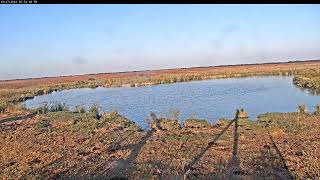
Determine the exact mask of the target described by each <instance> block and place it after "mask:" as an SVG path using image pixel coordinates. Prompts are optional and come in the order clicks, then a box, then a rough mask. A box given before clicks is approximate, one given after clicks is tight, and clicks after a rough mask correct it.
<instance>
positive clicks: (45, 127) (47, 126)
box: [35, 120, 51, 131]
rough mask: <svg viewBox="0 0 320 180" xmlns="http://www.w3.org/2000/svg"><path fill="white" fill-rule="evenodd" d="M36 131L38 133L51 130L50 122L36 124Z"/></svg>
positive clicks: (42, 121)
mask: <svg viewBox="0 0 320 180" xmlns="http://www.w3.org/2000/svg"><path fill="white" fill-rule="evenodd" d="M35 126H36V129H38V130H40V131H48V130H50V128H51V124H50V121H48V120H41V121H39V122H38V123H36V125H35Z"/></svg>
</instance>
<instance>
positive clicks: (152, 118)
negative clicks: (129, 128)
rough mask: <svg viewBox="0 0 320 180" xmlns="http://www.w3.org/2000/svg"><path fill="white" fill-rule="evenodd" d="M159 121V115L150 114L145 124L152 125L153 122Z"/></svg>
mask: <svg viewBox="0 0 320 180" xmlns="http://www.w3.org/2000/svg"><path fill="white" fill-rule="evenodd" d="M156 120H157V115H156V114H155V113H154V112H150V114H149V115H148V117H147V118H146V119H145V122H146V123H147V124H148V125H151V124H152V123H153V122H155V121H156Z"/></svg>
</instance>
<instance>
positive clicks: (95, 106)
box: [89, 104, 99, 114]
mask: <svg viewBox="0 0 320 180" xmlns="http://www.w3.org/2000/svg"><path fill="white" fill-rule="evenodd" d="M89 112H91V113H94V114H99V105H98V104H93V105H92V106H91V107H90V109H89Z"/></svg>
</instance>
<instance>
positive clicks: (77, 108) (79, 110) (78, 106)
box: [76, 105, 86, 113]
mask: <svg viewBox="0 0 320 180" xmlns="http://www.w3.org/2000/svg"><path fill="white" fill-rule="evenodd" d="M76 111H77V112H78V113H85V112H86V109H85V108H84V106H83V105H77V106H76Z"/></svg>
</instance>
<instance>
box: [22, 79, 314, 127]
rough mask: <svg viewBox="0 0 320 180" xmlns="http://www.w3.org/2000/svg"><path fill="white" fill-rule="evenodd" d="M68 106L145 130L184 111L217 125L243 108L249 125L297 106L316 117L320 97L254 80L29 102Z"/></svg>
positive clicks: (287, 84) (278, 82)
mask: <svg viewBox="0 0 320 180" xmlns="http://www.w3.org/2000/svg"><path fill="white" fill-rule="evenodd" d="M53 101H57V102H64V103H66V104H67V105H68V106H69V107H70V108H71V109H73V108H74V107H75V106H76V105H80V104H83V105H84V106H85V107H86V108H88V107H90V106H91V105H92V104H99V105H100V106H101V107H102V110H103V111H111V110H112V109H117V110H118V112H119V113H120V114H122V115H124V116H125V117H127V118H129V119H131V120H133V121H134V122H136V124H138V125H140V126H142V127H144V128H145V127H146V124H145V122H144V119H145V118H146V117H147V115H148V114H149V113H150V112H151V111H152V112H155V113H156V114H158V115H162V116H165V115H168V114H169V113H168V112H169V111H170V110H172V109H179V110H180V111H181V115H180V119H181V120H183V119H186V118H188V117H189V116H190V115H192V114H196V117H197V118H201V119H207V120H209V121H210V122H211V123H214V122H216V121H217V119H219V118H233V116H234V113H235V109H236V108H244V109H245V110H247V111H248V113H249V116H250V118H251V119H255V118H256V117H257V115H259V114H260V113H265V112H292V111H296V107H297V105H298V104H305V105H307V108H308V110H310V111H313V110H314V109H315V105H316V104H317V103H320V96H313V95H311V94H310V93H308V92H307V91H302V90H300V89H298V88H297V87H295V86H294V85H293V83H292V77H251V78H230V79H215V80H205V81H193V82H184V83H176V84H163V85H157V86H145V87H138V88H96V89H90V88H84V89H72V90H65V91H60V92H54V93H52V94H48V95H42V96H38V97H35V98H34V99H31V100H28V101H26V102H25V103H26V106H27V107H29V108H32V107H37V106H39V105H41V104H42V103H43V102H53Z"/></svg>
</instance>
